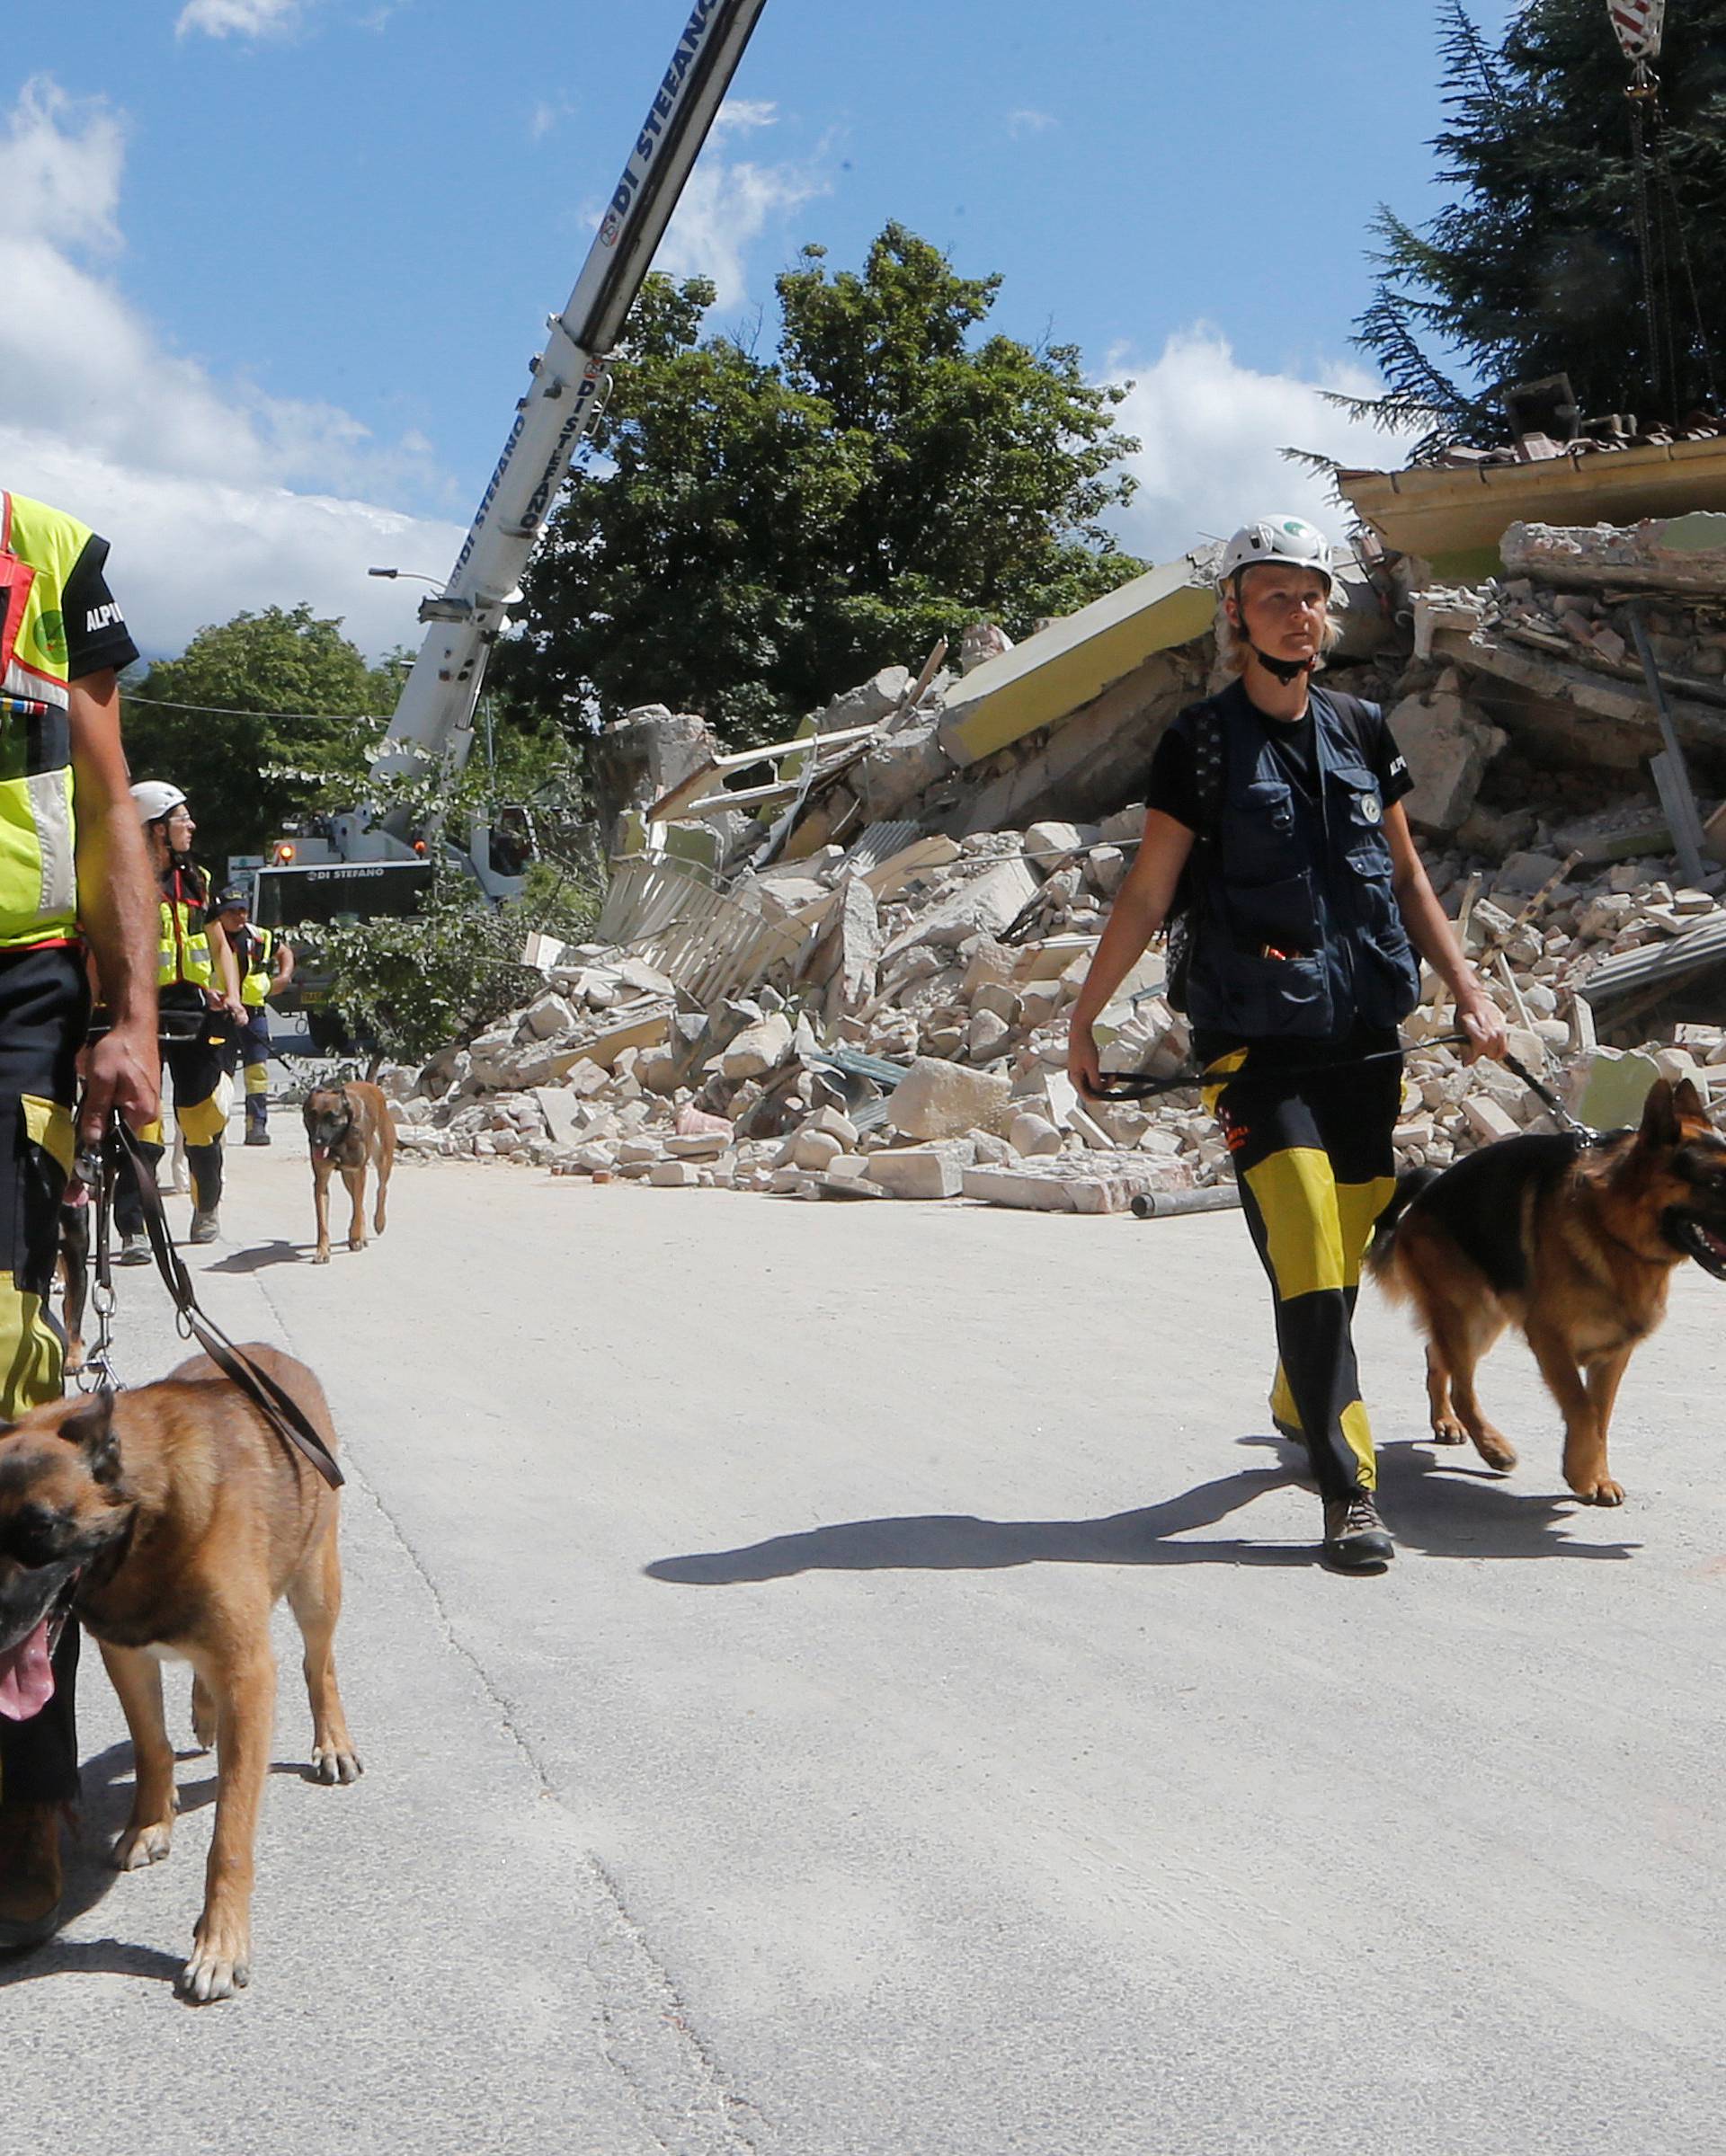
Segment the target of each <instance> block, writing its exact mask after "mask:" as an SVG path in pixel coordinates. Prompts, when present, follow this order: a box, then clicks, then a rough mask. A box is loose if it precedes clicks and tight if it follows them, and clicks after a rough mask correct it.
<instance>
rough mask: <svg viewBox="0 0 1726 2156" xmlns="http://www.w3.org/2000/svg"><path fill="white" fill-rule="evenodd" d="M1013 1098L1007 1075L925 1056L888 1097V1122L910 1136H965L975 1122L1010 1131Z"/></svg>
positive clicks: (985, 1128) (920, 1058)
mask: <svg viewBox="0 0 1726 2156" xmlns="http://www.w3.org/2000/svg"><path fill="white" fill-rule="evenodd" d="M1011 1100H1012V1085H1011V1082H1010V1080H1009V1079H1008V1078H1005V1077H1002V1076H1000V1075H998V1074H997V1073H995V1072H993V1071H988V1070H966V1069H964V1068H962V1067H961V1066H960V1065H959V1064H957V1063H943V1062H939V1061H937V1060H935V1059H934V1058H933V1057H931V1056H919V1057H917V1058H916V1059H915V1060H914V1061H913V1062H912V1066H911V1069H909V1070H908V1071H907V1072H906V1073H905V1075H904V1077H903V1078H901V1079H900V1081H899V1083H898V1085H897V1086H896V1087H894V1090H893V1092H892V1093H891V1094H889V1095H888V1096H887V1121H888V1122H889V1123H890V1124H891V1125H892V1126H893V1128H894V1130H895V1131H900V1132H901V1133H903V1136H905V1137H907V1138H960V1137H963V1136H964V1134H965V1132H966V1131H969V1130H971V1129H972V1128H973V1127H976V1128H978V1129H981V1130H984V1131H999V1132H1001V1133H1002V1134H1004V1132H1005V1128H1006V1123H1007V1121H1008V1118H1009V1116H1010V1112H1011V1111H1010V1103H1011Z"/></svg>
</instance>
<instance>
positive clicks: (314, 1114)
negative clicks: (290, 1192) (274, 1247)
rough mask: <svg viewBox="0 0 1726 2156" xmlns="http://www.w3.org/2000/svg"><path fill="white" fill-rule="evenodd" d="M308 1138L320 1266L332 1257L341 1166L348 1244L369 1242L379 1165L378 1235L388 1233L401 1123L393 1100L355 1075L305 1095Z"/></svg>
mask: <svg viewBox="0 0 1726 2156" xmlns="http://www.w3.org/2000/svg"><path fill="white" fill-rule="evenodd" d="M302 1113H304V1115H305V1118H306V1140H307V1145H308V1146H309V1148H310V1149H311V1156H312V1202H313V1204H314V1206H315V1208H316V1213H317V1248H316V1252H315V1253H314V1254H313V1257H312V1263H313V1264H315V1265H327V1264H329V1262H330V1177H331V1176H332V1175H334V1172H335V1170H336V1169H337V1168H340V1169H341V1171H342V1180H343V1183H345V1184H347V1186H348V1198H349V1201H350V1203H351V1208H352V1211H351V1214H350V1217H349V1220H348V1248H349V1249H350V1250H363V1249H364V1248H365V1247H366V1170H367V1168H368V1167H376V1168H377V1170H378V1211H377V1213H376V1215H375V1216H374V1218H373V1220H372V1229H373V1232H374V1233H375V1234H378V1235H382V1233H383V1232H384V1209H385V1201H386V1200H387V1197H388V1195H389V1171H390V1169H391V1167H393V1166H394V1165H395V1160H396V1126H395V1124H394V1123H393V1122H391V1121H390V1119H389V1104H388V1102H387V1100H385V1098H384V1096H383V1094H382V1092H381V1091H380V1090H379V1088H378V1087H376V1086H368V1085H367V1084H366V1083H365V1082H364V1080H363V1079H360V1078H350V1079H349V1080H348V1081H347V1083H346V1084H345V1085H342V1086H314V1087H312V1090H311V1091H310V1092H309V1093H308V1094H307V1096H306V1105H305V1108H304V1110H303V1111H302Z"/></svg>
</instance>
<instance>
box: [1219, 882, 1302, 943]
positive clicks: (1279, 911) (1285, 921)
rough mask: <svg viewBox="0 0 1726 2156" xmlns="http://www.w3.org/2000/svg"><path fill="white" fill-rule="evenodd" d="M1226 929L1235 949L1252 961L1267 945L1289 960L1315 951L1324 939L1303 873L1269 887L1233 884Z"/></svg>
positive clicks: (1263, 884)
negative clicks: (1230, 934)
mask: <svg viewBox="0 0 1726 2156" xmlns="http://www.w3.org/2000/svg"><path fill="white" fill-rule="evenodd" d="M1227 903H1228V910H1229V927H1230V930H1231V933H1232V938H1233V942H1234V946H1235V949H1236V950H1237V951H1238V952H1239V953H1241V954H1242V955H1243V956H1249V957H1253V958H1256V957H1257V956H1258V955H1259V953H1260V952H1261V951H1263V950H1264V949H1265V948H1266V946H1267V945H1268V946H1269V948H1270V949H1272V950H1273V951H1281V952H1285V953H1286V954H1289V955H1291V956H1293V955H1294V954H1296V953H1302V954H1304V953H1308V952H1312V951H1316V950H1317V949H1318V948H1319V945H1321V943H1322V942H1323V940H1324V938H1323V936H1321V933H1320V929H1319V918H1318V909H1317V908H1316V906H1315V905H1314V904H1313V901H1312V877H1311V875H1309V874H1307V873H1306V872H1305V871H1304V870H1303V871H1302V873H1301V874H1299V875H1295V876H1282V877H1279V878H1278V879H1277V881H1276V882H1275V883H1247V884H1233V885H1232V886H1231V887H1230V889H1229V892H1228V899H1227Z"/></svg>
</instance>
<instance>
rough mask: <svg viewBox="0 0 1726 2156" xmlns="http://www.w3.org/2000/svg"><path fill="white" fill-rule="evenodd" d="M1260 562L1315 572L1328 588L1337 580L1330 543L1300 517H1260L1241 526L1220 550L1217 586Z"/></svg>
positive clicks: (1317, 529) (1230, 580)
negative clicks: (1281, 564)
mask: <svg viewBox="0 0 1726 2156" xmlns="http://www.w3.org/2000/svg"><path fill="white" fill-rule="evenodd" d="M1260 562H1283V563H1289V564H1291V565H1292V566H1294V567H1295V568H1300V569H1313V570H1316V571H1317V572H1318V573H1319V574H1320V575H1321V577H1322V578H1323V579H1324V581H1325V582H1326V584H1327V585H1328V584H1330V583H1333V582H1334V581H1336V580H1335V572H1334V571H1333V570H1332V568H1331V565H1330V540H1329V539H1327V538H1326V537H1325V536H1324V534H1323V533H1322V532H1321V530H1320V529H1319V528H1318V527H1317V525H1315V524H1309V523H1308V522H1307V521H1306V519H1304V518H1303V517H1261V518H1260V519H1259V521H1258V522H1257V523H1256V524H1243V525H1242V526H1241V528H1240V530H1239V531H1238V532H1236V533H1235V535H1234V537H1233V538H1232V539H1231V540H1230V541H1229V543H1228V545H1227V546H1225V547H1224V548H1223V563H1222V566H1221V568H1219V569H1218V571H1217V572H1216V581H1217V583H1218V585H1219V586H1221V585H1223V584H1228V583H1232V582H1233V581H1234V579H1235V578H1236V577H1238V576H1239V575H1240V573H1241V571H1242V570H1243V569H1252V568H1256V567H1257V566H1258V564H1259V563H1260ZM1235 588H1236V590H1239V589H1240V587H1239V586H1238V585H1236V587H1235Z"/></svg>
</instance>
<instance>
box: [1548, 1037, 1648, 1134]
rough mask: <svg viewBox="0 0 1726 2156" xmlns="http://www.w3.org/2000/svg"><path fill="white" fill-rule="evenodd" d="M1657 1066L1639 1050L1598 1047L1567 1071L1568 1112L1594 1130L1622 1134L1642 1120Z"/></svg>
mask: <svg viewBox="0 0 1726 2156" xmlns="http://www.w3.org/2000/svg"><path fill="white" fill-rule="evenodd" d="M1659 1075H1660V1067H1659V1064H1658V1063H1657V1062H1656V1061H1655V1060H1654V1058H1653V1057H1652V1056H1651V1055H1644V1054H1642V1053H1641V1051H1638V1050H1634V1049H1632V1050H1628V1051H1625V1050H1622V1049H1616V1048H1597V1049H1596V1050H1595V1051H1594V1052H1593V1054H1592V1055H1590V1056H1588V1057H1587V1058H1586V1059H1585V1060H1583V1061H1582V1062H1580V1063H1579V1064H1578V1065H1577V1066H1576V1067H1575V1068H1574V1069H1572V1071H1571V1072H1570V1081H1569V1084H1568V1087H1567V1088H1566V1090H1567V1091H1568V1093H1569V1095H1570V1112H1571V1113H1572V1114H1573V1115H1575V1116H1576V1117H1577V1118H1578V1120H1579V1121H1580V1122H1585V1123H1587V1124H1588V1125H1589V1127H1590V1128H1591V1129H1593V1130H1596V1131H1622V1130H1626V1129H1628V1128H1630V1127H1631V1126H1632V1125H1633V1124H1635V1123H1639V1122H1641V1120H1642V1105H1643V1103H1644V1102H1645V1101H1646V1100H1647V1098H1648V1096H1649V1094H1650V1090H1651V1089H1652V1087H1653V1086H1654V1084H1655V1081H1656V1080H1657V1079H1658V1078H1659Z"/></svg>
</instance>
